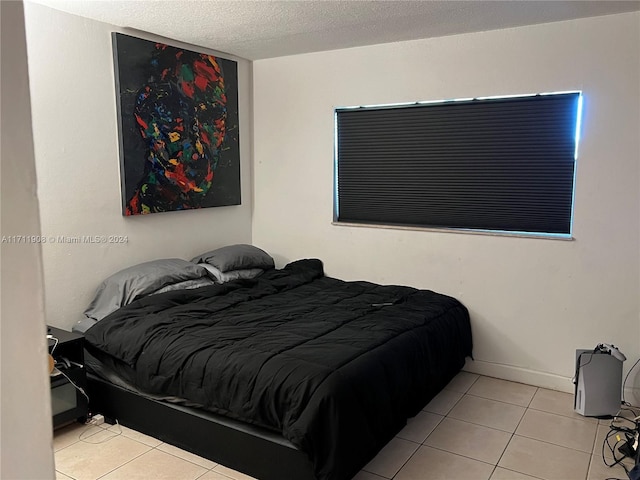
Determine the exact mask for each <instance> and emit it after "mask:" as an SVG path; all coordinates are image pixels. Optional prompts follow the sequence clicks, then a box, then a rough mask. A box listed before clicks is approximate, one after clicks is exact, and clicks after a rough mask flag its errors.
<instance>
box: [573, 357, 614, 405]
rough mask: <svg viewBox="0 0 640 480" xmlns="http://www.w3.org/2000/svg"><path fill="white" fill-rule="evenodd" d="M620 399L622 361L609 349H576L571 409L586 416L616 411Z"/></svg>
mask: <svg viewBox="0 0 640 480" xmlns="http://www.w3.org/2000/svg"><path fill="white" fill-rule="evenodd" d="M621 400H622V362H621V361H620V360H618V359H617V358H615V357H614V356H612V355H609V354H608V353H602V352H595V353H594V351H593V350H576V378H575V398H574V404H573V407H574V410H575V411H576V412H578V413H579V414H580V415H584V416H585V417H601V416H607V415H615V414H616V413H617V412H618V410H620V402H621Z"/></svg>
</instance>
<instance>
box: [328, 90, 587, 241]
mask: <svg viewBox="0 0 640 480" xmlns="http://www.w3.org/2000/svg"><path fill="white" fill-rule="evenodd" d="M579 101H580V93H564V94H555V95H536V96H528V97H516V98H499V99H486V100H469V101H460V102H446V103H435V104H427V105H421V104H417V105H411V106H403V107H392V108H391V107H362V108H357V109H337V110H336V122H337V125H336V129H337V139H336V141H337V146H336V162H337V165H336V170H337V174H336V176H337V178H336V181H337V191H336V196H337V198H336V217H337V218H336V219H337V221H338V222H350V223H367V224H385V225H403V226H422V227H434V228H460V229H477V230H497V231H510V232H531V233H548V234H561V235H562V234H566V235H568V234H570V233H571V212H572V202H573V185H574V171H575V158H574V157H575V152H576V141H577V140H576V122H577V115H578V110H579V108H578V103H579Z"/></svg>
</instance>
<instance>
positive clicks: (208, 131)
mask: <svg viewBox="0 0 640 480" xmlns="http://www.w3.org/2000/svg"><path fill="white" fill-rule="evenodd" d="M112 36H113V47H114V63H115V70H116V71H115V74H116V75H115V77H116V93H117V100H118V120H119V128H120V174H121V182H122V187H121V188H122V210H123V214H124V215H140V214H146V213H156V212H168V211H175V210H186V209H194V208H205V207H218V206H223V205H239V204H240V149H239V141H238V140H239V131H238V67H237V63H236V62H234V61H232V60H227V59H223V58H220V57H215V56H213V55H209V54H207V53H198V52H194V51H190V50H187V49H184V48H178V47H172V46H169V45H165V44H162V43H156V42H150V41H148V40H143V39H140V38H135V37H131V36H129V35H123V34H120V33H113V34H112Z"/></svg>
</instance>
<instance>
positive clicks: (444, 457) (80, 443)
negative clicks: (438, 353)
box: [54, 372, 632, 480]
mask: <svg viewBox="0 0 640 480" xmlns="http://www.w3.org/2000/svg"><path fill="white" fill-rule="evenodd" d="M608 423H609V421H604V420H600V421H598V420H597V419H591V418H585V417H582V416H580V415H577V414H575V413H574V412H573V396H572V395H569V394H566V393H560V392H554V391H551V390H545V389H543V388H538V387H532V386H530V385H523V384H520V383H513V382H507V381H504V380H497V379H495V378H490V377H483V376H479V375H475V374H471V373H467V372H461V373H460V374H459V375H458V376H457V377H456V378H454V379H453V380H452V381H451V383H449V385H447V387H446V388H445V389H444V390H443V391H442V392H441V393H440V394H439V395H438V396H437V397H436V398H434V399H433V400H432V401H431V402H430V403H429V404H428V405H427V406H425V407H424V409H423V411H422V412H420V413H419V414H418V415H417V416H416V417H414V418H413V419H411V420H410V421H409V423H408V425H407V426H406V427H405V428H404V430H402V431H401V432H400V433H399V434H398V435H397V436H396V437H395V438H394V439H392V440H391V441H390V442H389V444H388V445H387V446H386V447H385V448H384V449H383V450H382V451H381V452H380V453H379V454H378V456H376V457H375V458H374V459H373V460H372V461H371V462H369V464H368V465H366V466H365V467H364V469H363V470H362V471H361V472H360V473H359V474H358V475H356V477H355V479H354V480H384V479H394V480H431V479H442V480H489V479H490V480H527V479H544V480H574V479H575V480H604V479H606V478H609V477H613V478H620V479H624V478H627V477H626V476H625V473H624V470H623V469H622V468H621V467H620V466H616V467H614V468H608V467H606V466H605V465H604V463H603V461H602V457H601V448H602V440H603V438H604V436H605V435H606V433H607V432H608V430H609V429H608V427H607V425H608ZM54 450H55V461H56V470H57V479H59V480H67V479H75V480H96V479H101V480H102V479H104V480H136V479H140V480H163V479H167V480H195V479H198V480H229V479H236V480H245V479H250V478H251V477H248V476H247V475H243V474H241V473H238V472H235V471H233V470H230V469H228V468H226V467H224V466H222V465H218V464H216V463H214V462H211V461H209V460H206V459H204V458H201V457H197V456H195V455H193V454H191V453H188V452H185V451H183V450H180V449H178V448H176V447H173V446H171V445H168V444H166V443H162V442H161V441H159V440H156V439H155V438H152V437H149V436H146V435H143V434H141V433H138V432H136V431H134V430H130V429H128V428H126V427H120V426H118V425H114V426H109V425H102V426H100V427H95V426H89V425H80V424H75V425H70V426H67V427H65V428H63V429H60V430H57V431H56V432H55V435H54ZM609 457H610V455H609ZM627 464H628V465H632V463H631V462H630V461H629V462H627ZM283 480H295V479H283Z"/></svg>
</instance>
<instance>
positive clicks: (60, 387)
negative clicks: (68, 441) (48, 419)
mask: <svg viewBox="0 0 640 480" xmlns="http://www.w3.org/2000/svg"><path fill="white" fill-rule="evenodd" d="M47 330H48V331H47V333H48V334H49V335H51V336H52V337H53V338H50V339H49V353H51V356H52V357H53V359H54V361H55V365H56V370H57V371H56V370H54V373H52V374H51V413H52V415H53V428H57V427H60V426H62V425H64V424H67V423H70V422H73V421H76V420H77V421H79V422H84V421H85V420H86V418H87V413H88V407H87V405H88V402H87V399H86V397H85V396H84V394H83V393H82V392H81V391H80V390H79V389H78V388H76V386H77V387H79V388H81V389H83V390H84V389H86V386H87V376H86V372H85V369H84V345H83V343H84V337H83V336H82V335H79V334H77V333H72V332H66V331H64V330H60V329H59V328H55V327H48V329H47ZM56 339H57V341H58V343H57V345H56ZM58 372H60V373H58ZM72 382H73V383H72ZM74 384H75V385H76V386H74Z"/></svg>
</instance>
